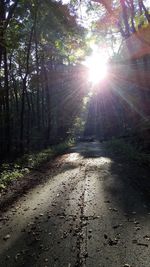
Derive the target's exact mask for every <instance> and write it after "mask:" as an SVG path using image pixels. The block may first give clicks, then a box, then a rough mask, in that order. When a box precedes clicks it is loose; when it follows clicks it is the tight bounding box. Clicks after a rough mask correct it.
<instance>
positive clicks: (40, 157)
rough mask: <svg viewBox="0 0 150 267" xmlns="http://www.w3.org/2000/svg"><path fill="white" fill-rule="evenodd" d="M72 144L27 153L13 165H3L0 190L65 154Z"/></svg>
mask: <svg viewBox="0 0 150 267" xmlns="http://www.w3.org/2000/svg"><path fill="white" fill-rule="evenodd" d="M72 144H73V142H72V140H70V141H66V142H64V143H61V144H58V145H56V146H52V147H50V148H47V149H44V150H42V151H40V152H36V153H29V154H25V155H23V156H22V157H21V158H18V159H16V160H15V162H13V163H3V164H2V165H1V167H0V190H2V189H5V188H6V187H7V186H8V185H9V184H10V183H11V182H12V181H13V180H17V179H20V178H23V177H24V175H25V174H27V173H29V172H30V171H31V170H33V169H34V168H38V167H40V166H41V164H43V163H44V162H47V161H48V160H50V159H52V158H54V157H55V156H57V155H60V154H62V153H64V152H65V150H66V149H67V148H69V147H70V146H71V145H72Z"/></svg>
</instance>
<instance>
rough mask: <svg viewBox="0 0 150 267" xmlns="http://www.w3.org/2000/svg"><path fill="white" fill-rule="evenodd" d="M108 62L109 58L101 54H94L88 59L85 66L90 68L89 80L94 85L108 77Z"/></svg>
mask: <svg viewBox="0 0 150 267" xmlns="http://www.w3.org/2000/svg"><path fill="white" fill-rule="evenodd" d="M107 61H108V58H107V56H106V55H105V54H102V53H100V52H93V53H92V55H91V56H89V57H87V58H86V60H85V62H84V65H85V66H86V67H87V68H88V80H89V82H91V83H92V84H93V85H96V84H98V83H99V82H100V81H102V80H104V79H105V78H106V77H107V74H108V68H107Z"/></svg>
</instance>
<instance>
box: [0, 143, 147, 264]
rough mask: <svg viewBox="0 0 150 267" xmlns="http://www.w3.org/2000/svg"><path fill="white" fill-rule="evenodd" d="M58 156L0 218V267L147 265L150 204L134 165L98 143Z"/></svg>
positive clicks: (84, 144) (76, 148) (39, 173)
mask: <svg viewBox="0 0 150 267" xmlns="http://www.w3.org/2000/svg"><path fill="white" fill-rule="evenodd" d="M60 158H61V159H62V161H63V163H62V164H60V165H59V164H58V166H57V165H55V171H54V172H52V171H50V170H48V169H47V170H46V171H45V172H44V171H43V173H42V171H41V172H40V171H39V172H37V173H36V175H41V177H42V175H43V177H44V178H45V176H46V177H47V179H46V180H44V182H43V183H42V182H41V184H39V185H38V186H36V187H34V188H32V189H31V190H30V191H29V192H28V193H26V194H25V195H23V196H22V197H21V198H20V199H19V200H18V201H17V202H16V203H15V204H13V205H12V207H11V208H10V209H9V210H8V211H7V212H5V213H3V214H2V215H1V217H0V266H1V267H4V266H7V267H16V266H18V267H22V266H26V267H33V266H37V267H39V266H41V267H46V266H50V267H73V266H78V267H80V266H87V267H98V266H100V267H123V266H124V267H125V266H126V267H127V266H132V267H142V266H143V267H150V206H149V204H148V200H147V201H146V200H145V199H144V195H143V193H142V192H141V190H140V188H138V187H137V186H134V183H133V181H132V178H133V177H132V171H131V169H128V168H127V167H126V166H124V164H123V163H120V162H119V161H118V160H117V159H115V158H114V157H113V156H112V155H111V156H110V154H109V153H108V152H107V150H106V149H105V148H104V147H103V145H102V144H99V143H98V142H91V143H86V142H85V143H79V144H77V145H76V147H73V148H72V149H71V150H70V151H69V152H68V153H67V154H66V155H63V156H61V157H60ZM57 160H58V159H56V162H57ZM56 167H57V168H56Z"/></svg>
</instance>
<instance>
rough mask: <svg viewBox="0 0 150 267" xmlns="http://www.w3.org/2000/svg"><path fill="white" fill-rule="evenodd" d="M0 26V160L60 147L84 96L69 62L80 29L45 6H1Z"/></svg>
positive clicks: (53, 6)
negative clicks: (32, 151) (14, 155)
mask: <svg viewBox="0 0 150 267" xmlns="http://www.w3.org/2000/svg"><path fill="white" fill-rule="evenodd" d="M0 25H1V28H0V74H1V77H0V92H1V93H0V154H1V156H3V157H4V156H5V155H6V156H8V154H9V153H15V154H18V153H21V154H22V153H24V152H27V151H30V150H35V149H42V148H45V147H47V146H49V145H51V144H56V143H58V142H60V141H61V142H62V141H63V140H64V139H65V138H66V137H67V136H68V134H69V133H70V131H71V127H72V123H73V120H74V117H75V116H77V114H78V113H79V111H80V105H81V102H82V98H83V93H84V92H83V88H82V86H81V84H82V80H81V79H80V77H79V74H78V73H77V71H76V68H75V67H73V60H72V57H74V53H75V49H77V48H78V47H79V46H80V47H83V46H84V43H83V41H82V39H81V36H82V34H84V32H83V30H82V28H81V27H79V26H78V25H77V24H76V21H75V18H74V17H73V16H71V15H70V13H69V9H68V8H67V7H66V6H62V5H61V4H60V3H54V2H51V1H1V2H0ZM64 62H65V64H64ZM79 88H80V90H78V89H79Z"/></svg>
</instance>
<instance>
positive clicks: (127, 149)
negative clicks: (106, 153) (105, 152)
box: [106, 139, 150, 166]
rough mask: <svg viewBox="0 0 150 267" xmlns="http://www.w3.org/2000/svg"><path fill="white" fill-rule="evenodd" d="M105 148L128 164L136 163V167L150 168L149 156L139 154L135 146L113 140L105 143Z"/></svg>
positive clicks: (142, 153) (119, 140)
mask: <svg viewBox="0 0 150 267" xmlns="http://www.w3.org/2000/svg"><path fill="white" fill-rule="evenodd" d="M106 147H107V148H108V149H110V150H111V151H113V153H115V154H117V155H118V156H119V157H123V158H124V159H126V160H127V161H128V162H130V161H133V162H137V163H138V165H147V166H150V154H147V153H144V152H140V151H139V150H138V149H137V148H135V146H133V145H132V144H130V143H127V142H125V141H124V140H121V139H113V140H111V141H108V142H107V143H106Z"/></svg>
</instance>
